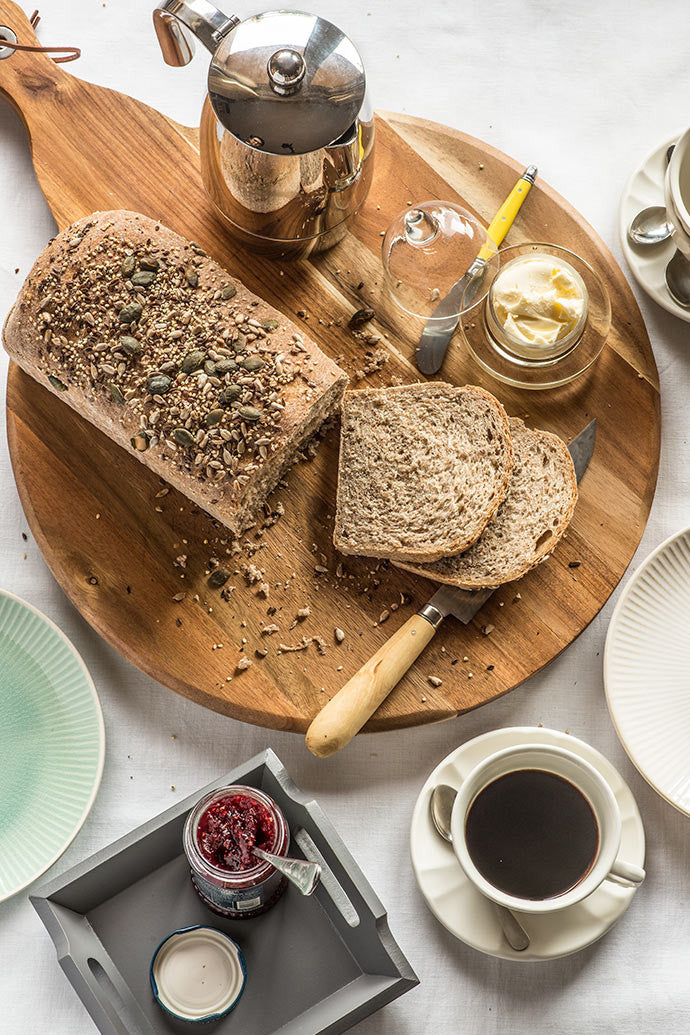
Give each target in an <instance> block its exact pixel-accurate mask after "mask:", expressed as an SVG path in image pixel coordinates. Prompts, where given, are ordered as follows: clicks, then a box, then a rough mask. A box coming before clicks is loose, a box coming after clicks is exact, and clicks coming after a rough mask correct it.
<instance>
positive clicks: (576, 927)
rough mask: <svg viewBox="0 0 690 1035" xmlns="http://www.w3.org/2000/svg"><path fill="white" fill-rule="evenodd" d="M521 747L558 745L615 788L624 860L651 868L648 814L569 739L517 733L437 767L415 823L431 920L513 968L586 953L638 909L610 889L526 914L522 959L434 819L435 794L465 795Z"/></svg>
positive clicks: (472, 745)
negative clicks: (498, 757)
mask: <svg viewBox="0 0 690 1035" xmlns="http://www.w3.org/2000/svg"><path fill="white" fill-rule="evenodd" d="M517 744H557V745H560V746H561V747H565V748H567V749H568V750H569V751H572V752H573V753H574V754H577V755H581V756H582V757H583V758H585V759H586V760H587V761H588V762H589V763H590V764H591V765H593V766H595V767H596V768H597V769H598V770H599V772H600V773H601V774H602V776H603V777H604V778H605V779H606V780H607V781H608V783H609V785H610V786H611V789H612V791H613V792H614V794H615V796H616V800H617V802H618V805H619V808H620V810H621V817H622V820H623V834H622V838H621V852H620V854H621V856H622V857H623V858H624V859H625V860H626V861H628V862H631V863H636V864H637V865H638V866H643V865H644V855H645V838H644V828H643V826H642V820H641V819H640V813H639V811H638V808H637V804H636V802H635V799H634V798H633V796H632V793H631V791H630V789H629V787H628V785H627V784H626V783H625V782H624V781H623V778H622V777H621V775H620V773H619V772H618V771H617V770H616V769H614V767H613V766H612V765H611V763H610V762H609V761H608V760H607V759H606V758H604V756H603V755H601V754H600V753H599V752H598V751H596V750H595V749H594V748H593V747H590V746H589V744H585V743H584V742H583V741H581V740H578V739H577V738H576V737H571V736H569V735H568V734H566V733H558V732H557V731H556V730H548V729H542V728H541V727H536V726H514V727H510V728H507V729H500V730H492V731H491V732H490V733H485V734H483V735H482V736H481V737H475V738H474V740H469V741H467V743H466V744H463V745H462V746H461V747H459V748H457V749H456V750H455V751H452V752H451V754H450V755H448V756H447V758H444V759H443V761H442V762H440V763H439V765H437V766H436V768H435V769H434V771H433V772H432V773H431V775H430V776H429V778H428V780H427V781H426V783H425V784H424V787H423V788H422V792H421V794H420V795H419V798H418V799H417V804H416V805H415V808H414V813H413V815H412V826H411V830H410V853H411V856H412V868H413V870H414V874H415V877H416V878H417V883H418V885H419V889H420V891H421V892H422V895H423V896H424V900H425V901H426V904H427V905H428V907H429V909H430V910H431V912H432V913H433V914H434V916H435V917H436V918H437V920H440V922H441V923H442V924H443V926H444V927H445V928H447V930H449V931H450V933H451V934H454V935H455V937H456V938H459V939H460V940H461V941H463V942H465V943H466V944H467V945H471V946H472V947H473V948H474V949H479V951H480V952H486V953H488V954H489V955H490V956H498V957H500V958H501V959H506V960H527V961H536V960H551V959H557V958H558V957H560V956H568V955H570V953H573V952H578V950H580V949H584V948H585V947H586V946H587V945H591V944H592V942H595V941H597V939H598V938H601V937H602V935H604V934H606V932H607V931H608V930H610V928H611V927H612V926H613V925H614V924H615V922H616V921H617V920H618V919H620V917H621V916H622V915H623V913H624V912H625V911H626V909H627V908H628V906H629V905H630V903H631V902H632V899H633V896H634V894H635V889H634V888H624V887H622V886H621V885H618V884H614V883H613V882H612V881H604V883H603V884H601V885H600V886H599V887H598V888H597V890H596V891H594V892H593V893H592V894H591V895H590V896H589V897H588V898H586V899H584V900H583V901H582V902H578V903H576V904H575V905H573V906H568V908H567V909H563V910H561V911H559V912H557V913H551V914H544V915H538V914H534V913H521V914H520V918H521V921H522V922H523V924H524V927H525V930H526V931H527V933H528V934H529V936H530V943H531V944H530V947H529V948H528V949H526V950H525V951H524V952H515V951H514V950H513V949H511V948H510V946H509V945H508V943H507V942H506V941H505V939H504V937H503V934H502V932H501V929H500V927H499V924H498V921H497V919H496V913H495V911H494V906H493V904H492V903H491V902H489V900H488V899H486V898H484V896H483V895H480V893H479V892H478V891H477V890H476V889H475V887H474V885H472V884H470V882H469V881H468V879H467V877H466V876H465V874H464V872H463V870H462V869H461V867H460V863H459V862H458V861H457V859H456V857H455V853H454V852H453V849H452V847H451V845H449V844H448V843H447V842H446V841H444V840H443V839H442V838H441V837H440V836H439V835H438V833H437V832H436V830H435V829H434V827H433V825H432V822H431V816H430V815H429V800H430V798H431V791H432V789H433V788H434V787H435V786H436V784H437V783H447V784H450V785H451V787H459V786H460V784H461V783H462V780H463V779H464V777H465V776H466V775H467V774H468V773H469V772H470V770H471V769H473V768H474V766H475V765H477V763H479V762H481V761H482V759H484V758H486V757H487V756H488V755H490V754H493V752H494V751H500V750H501V749H502V748H506V747H513V746H515V745H517Z"/></svg>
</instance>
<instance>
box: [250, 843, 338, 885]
mask: <svg viewBox="0 0 690 1035" xmlns="http://www.w3.org/2000/svg"><path fill="white" fill-rule="evenodd" d="M252 852H253V853H254V855H258V857H259V858H260V859H264V860H265V861H266V862H268V863H270V864H271V866H274V867H275V868H276V870H278V871H279V872H280V873H282V874H283V875H284V876H285V877H287V879H288V880H289V881H291V882H292V883H293V884H294V885H295V887H296V888H298V889H299V890H300V891H301V892H302V894H303V895H311V894H312V892H313V891H314V890H315V889H316V886H317V884H318V883H319V881H320V879H321V867H320V866H319V864H318V863H315V862H309V860H308V859H286V858H284V857H283V856H282V855H273V853H272V852H264V850H263V848H252Z"/></svg>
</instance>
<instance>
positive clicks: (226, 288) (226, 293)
mask: <svg viewBox="0 0 690 1035" xmlns="http://www.w3.org/2000/svg"><path fill="white" fill-rule="evenodd" d="M236 294H237V288H236V287H235V286H234V284H223V287H222V288H221V290H220V297H221V298H224V299H225V300H226V301H227V300H228V298H234V297H235V295H236Z"/></svg>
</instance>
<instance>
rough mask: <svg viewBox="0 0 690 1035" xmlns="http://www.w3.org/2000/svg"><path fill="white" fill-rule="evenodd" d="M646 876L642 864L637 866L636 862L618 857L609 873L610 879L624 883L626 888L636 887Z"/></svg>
mask: <svg viewBox="0 0 690 1035" xmlns="http://www.w3.org/2000/svg"><path fill="white" fill-rule="evenodd" d="M646 876H647V875H646V873H645V871H644V870H643V869H642V867H641V866H635V864H634V863H629V862H625V861H624V860H623V859H616V861H615V862H614V864H613V866H612V867H611V869H610V870H609V873H608V879H609V880H612V881H614V882H615V883H616V884H622V885H623V887H625V888H630V887H633V888H636V887H637V886H638V885H640V884H641V883H642V881H643V880H644V879H645V877H646Z"/></svg>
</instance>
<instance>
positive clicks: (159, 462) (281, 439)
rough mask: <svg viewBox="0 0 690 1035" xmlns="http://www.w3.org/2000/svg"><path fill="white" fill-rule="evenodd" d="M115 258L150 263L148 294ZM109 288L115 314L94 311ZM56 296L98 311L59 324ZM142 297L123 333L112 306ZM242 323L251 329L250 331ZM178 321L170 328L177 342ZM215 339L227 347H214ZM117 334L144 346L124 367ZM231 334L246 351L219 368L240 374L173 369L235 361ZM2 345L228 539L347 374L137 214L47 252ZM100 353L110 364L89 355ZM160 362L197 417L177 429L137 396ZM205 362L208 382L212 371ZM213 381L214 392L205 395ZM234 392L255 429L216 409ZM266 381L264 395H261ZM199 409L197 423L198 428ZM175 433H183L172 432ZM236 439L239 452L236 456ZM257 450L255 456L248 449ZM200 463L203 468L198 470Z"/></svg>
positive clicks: (66, 235)
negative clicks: (192, 360)
mask: <svg viewBox="0 0 690 1035" xmlns="http://www.w3.org/2000/svg"><path fill="white" fill-rule="evenodd" d="M123 255H133V256H134V257H135V261H136V263H137V264H138V263H140V262H141V260H142V257H143V258H144V260H145V263H148V266H147V265H145V266H144V270H146V269H148V268H149V267H150V266H151V265H154V266H155V264H156V263H158V268H157V271H156V272H154V277H153V280H154V282H155V283H153V286H151V285H148V286H140V287H133V286H132V282H131V278H130V280H129V282H128V281H127V277H126V276H125V274H124V273H121V272H120V270H121V269H124V267H123V265H122V262H123V259H122V256H123ZM144 270H141V269H139V278H140V280H144V281H145V280H146V277H145V276H144V277H142V273H143V272H144ZM85 271H86V272H85ZM88 271H91V272H90V273H89V272H88ZM94 272H96V273H97V274H98V275H97V276H95V275H94ZM132 275H135V274H132ZM89 276H90V277H91V281H89ZM106 279H107V281H108V285H109V286H108V287H107V290H109V291H111V292H112V305H111V307H110V309H108V306H107V303H105V304H101V302H102V298H103V292H104V290H105V289H106V288H105V287H104V282H105V281H106ZM163 280H165V283H166V285H167V284H169V285H170V287H169V291H167V288H166V292H167V293H166V292H164V289H163V286H161V285H162V282H163ZM65 285H68V286H69V287H70V288H71V287H72V285H74V295H75V297H76V298H84V297H85V298H86V299H87V300H88V291H89V288H90V289H91V290H92V292H93V295H94V299H95V298H98V299H99V300H100V301H99V303H98V306H99V307H98V308H97V307H96V302H95V301H94V306H93V307H92V308H93V310H94V311H93V312H92V313H91V312H89V311H88V309H87V311H86V312H84V311H83V307H84V304H85V303H82V310H81V311H80V310H77V311H74V310H72V311H68V309H67V307H66V304H65V302H64V297H63V296H64V295H65V293H66V290H67V289H66V288H65ZM61 292H62V295H61V294H60V293H61ZM57 296H60V297H61V298H63V301H62V302H61V309H60V313H61V314H62V315H56V313H55V312H53V313H51V312H50V309H51V307H52V308H53V309H55V303H54V301H53V302H51V297H52V298H53V299H54V298H55V297H57ZM226 296H227V298H226ZM137 298H139V299H140V301H142V302H143V313H142V315H141V317H140V319H139V320H136V321H133V322H132V323H131V324H127V323H123V322H122V316H121V314H122V312H123V309H122V308H119V307H122V306H123V305H126V304H127V302H128V301H130V300H135V301H136V299H137ZM185 306H187V309H186V310H184V307H185ZM118 311H119V314H120V315H118ZM46 313H47V314H48V315H47V316H46ZM180 313H182V314H183V318H185V319H187V314H191V315H190V317H189V318H188V319H187V323H186V324H185V323H184V321H183V322H182V323H180V322H179V319H180ZM165 320H169V321H171V324H170V327H169V328H168V329H167V330H166V329H163V330H162V331H160V332H159V331H158V330H157V327H158V326H159V325H160V323H161V321H165ZM247 320H251V321H253V323H252V324H251V325H248V324H247V322H246V321H247ZM174 321H178V322H177V324H176V325H175V328H174V330H173V329H172V328H173V323H174ZM267 321H269V323H268V324H267ZM266 324H267V327H268V328H269V329H268V330H267V329H266V327H264V325H266ZM224 331H227V334H228V337H224V336H223V334H224ZM123 334H127V335H131V337H133V338H134V339H135V340H136V341H137V342H138V344H139V346H140V352H139V353H138V354H136V355H134V356H133V357H132V356H128V355H127V356H123V355H122V353H121V352H118V351H117V350H118V348H120V344H119V343H120V342H121V341H122V340H123V339H122V335H123ZM233 335H234V336H235V341H236V340H237V338H242V339H243V340H244V341H246V342H248V344H247V345H246V346H245V351H244V352H242V353H240V354H239V355H235V353H234V352H233V351H232V348H226V349H225V352H226V353H227V356H229V357H233V358H232V359H231V360H229V361H228V360H226V363H225V366H228V365H230V364H231V363H235V360H237V361H238V362H237V363H235V366H234V367H233V372H232V373H230V372H226V373H224V374H219V373H218V372H216V371H215V370H214V372H213V374H211V375H207V376H206V379H205V381H203V384H202V380H203V378H204V373H203V371H204V369H205V368H204V367H203V366H202V368H201V369H199V370H197V371H195V373H194V375H192V376H188V375H187V374H185V373H184V372H183V371H182V370H181V369H180V364H181V362H182V361H183V359H184V357H185V356H188V355H189V353H190V350H199V351H202V352H204V353H205V354H206V355H207V356H208V352H209V350H210V351H211V352H213V353H214V354H215V355H217V356H218V357H219V359H222V358H225V355H223V356H221V355H220V353H218V352H217V350H218V348H220V349H221V351H222V350H223V348H224V347H225V346H230V345H231V344H232V345H233V348H234V344H233ZM56 336H57V344H56ZM63 338H64V344H62V339H63ZM2 339H3V344H4V346H5V349H6V350H7V352H8V353H9V355H10V357H11V358H12V359H13V360H14V361H15V362H16V363H18V365H19V366H21V367H22V369H23V370H25V371H26V372H27V373H28V374H30V375H31V377H33V378H35V379H36V380H37V381H38V382H39V383H40V384H42V385H43V386H44V387H46V388H47V389H48V390H49V391H52V392H53V393H54V394H56V395H58V397H59V398H60V399H61V400H62V401H64V402H66V403H68V405H70V406H71V407H73V409H75V410H76V411H77V412H78V413H80V414H81V415H82V416H83V417H85V418H86V419H87V420H89V421H90V422H91V423H92V424H94V425H95V426H96V427H97V428H99V429H100V430H101V431H104V432H105V433H106V434H107V435H109V436H110V437H111V438H112V439H114V441H116V442H117V443H118V444H119V445H121V446H122V447H123V448H125V449H127V450H128V451H129V452H135V455H136V456H137V458H138V459H139V460H140V461H141V462H142V463H143V464H145V465H146V466H147V467H150V468H151V469H152V470H153V471H155V472H156V474H158V475H160V476H161V478H164V479H165V480H166V481H168V482H169V483H170V484H171V485H173V486H175V487H176V488H178V489H179V490H180V491H181V492H183V493H184V494H185V495H186V496H188V497H189V498H190V499H191V500H193V501H194V502H195V503H197V504H198V505H199V506H200V507H202V508H203V509H204V510H206V511H207V512H208V513H209V514H211V515H212V516H213V517H214V518H216V519H217V520H219V521H220V522H222V523H223V524H224V525H226V526H227V527H228V528H230V530H231V531H232V532H233V533H234V534H236V535H237V534H240V533H241V532H242V531H243V530H244V529H245V528H246V527H248V526H249V525H250V524H251V523H252V521H253V520H254V518H255V516H256V515H257V513H258V512H259V510H260V508H261V507H262V505H263V503H264V501H265V499H266V497H267V496H268V494H269V493H270V492H271V491H272V489H273V488H274V487H275V485H276V484H277V482H278V481H279V479H280V478H281V476H282V474H283V473H284V471H285V470H286V468H287V467H288V466H289V465H290V464H291V462H292V461H293V459H294V457H295V454H296V452H297V451H298V450H299V448H300V447H301V446H302V445H303V443H304V442H305V440H306V439H307V438H308V437H309V436H310V435H311V434H313V433H314V432H315V431H316V430H317V428H318V427H319V425H320V424H321V423H322V422H323V421H324V420H325V419H326V418H327V417H328V416H329V415H330V414H331V413H332V412H334V411H335V410H336V409H337V408H338V407H339V405H340V400H341V398H342V395H343V392H344V390H345V386H346V384H347V375H346V374H345V373H344V371H343V370H341V368H340V367H338V366H337V364H335V363H334V362H333V361H332V360H330V359H329V358H328V357H327V356H325V355H324V353H323V352H321V350H320V349H319V348H318V346H317V345H316V344H315V343H314V342H313V341H311V340H310V339H308V338H306V337H304V336H303V335H302V333H301V330H300V329H299V328H298V327H297V326H296V325H295V324H293V323H292V322H291V321H290V320H288V319H287V318H286V317H285V316H283V314H282V313H279V312H278V311H277V310H275V309H273V308H272V307H271V306H270V305H268V304H267V303H266V302H264V301H263V300H261V299H259V298H258V297H257V296H256V295H254V294H252V292H250V291H249V290H248V289H247V288H246V287H245V286H244V285H243V284H242V283H241V282H240V281H238V280H236V279H235V278H233V277H231V276H230V275H229V274H228V273H227V272H226V271H225V270H224V269H223V268H222V267H221V266H220V265H219V264H218V263H216V262H215V261H213V260H212V259H211V258H209V257H208V256H207V255H206V254H205V253H204V252H203V251H202V249H200V248H199V247H198V246H197V245H194V244H193V243H192V242H189V241H187V240H185V239H184V238H183V237H181V236H180V235H178V234H176V233H174V232H173V231H172V230H169V229H168V228H167V227H165V226H163V225H162V224H161V223H159V222H158V223H157V222H155V221H154V220H152V219H149V218H148V217H146V216H144V215H141V214H139V213H135V212H127V211H120V210H117V211H111V212H96V213H93V214H92V215H91V216H88V217H86V218H84V219H80V220H78V221H77V222H76V223H74V224H73V225H72V226H70V227H68V228H67V229H66V230H64V231H63V232H62V233H60V234H59V235H58V236H57V237H55V238H54V239H53V240H52V241H51V242H50V243H49V244H48V246H47V248H46V249H45V250H44V251H43V252H42V253H41V255H40V256H39V258H38V259H37V260H36V263H35V264H34V266H33V268H32V270H31V272H30V273H29V276H28V277H27V279H26V281H25V283H24V285H23V287H22V288H21V290H20V292H19V296H18V298H17V300H16V302H15V304H14V305H13V307H12V309H11V310H10V312H9V314H8V316H7V319H6V320H5V324H4V327H3V332H2ZM106 346H107V348H106ZM101 347H102V348H103V349H104V350H105V351H98V350H99V349H101ZM113 349H115V357H116V358H115V359H111V360H110V362H109V363H107V364H105V366H106V367H107V371H108V372H106V373H103V372H102V367H103V365H104V364H101V361H100V357H102V356H103V355H106V356H107V357H108V358H110V357H111V355H112V352H113ZM94 350H96V351H94ZM249 352H251V353H253V354H254V361H255V362H259V361H261V364H262V368H263V369H262V368H259V369H260V370H261V373H260V375H259V374H255V375H250V373H249V372H248V371H245V370H244V368H243V367H242V362H243V360H244V358H246V356H247V353H249ZM154 353H156V354H157V355H155V356H154ZM67 355H69V356H72V357H73V358H74V357H76V359H74V362H72V361H71V360H70V361H68V360H66V358H65V357H66V356H67ZM117 357H119V359H118V358H117ZM161 357H164V358H165V360H166V362H167V363H168V364H169V367H168V368H167V373H168V374H169V375H170V377H171V379H172V381H173V385H172V391H171V394H170V398H172V396H173V394H174V392H175V391H176V390H177V389H178V388H179V391H180V392H182V391H184V392H186V393H187V395H188V396H189V399H190V400H191V401H190V402H189V406H188V409H189V410H190V411H191V412H192V416H190V417H189V418H187V420H186V422H185V421H183V420H182V419H181V418H180V417H179V416H178V415H175V416H173V417H171V418H170V419H169V420H168V418H167V417H166V403H167V400H168V396H166V397H165V398H163V397H161V396H156V397H153V396H152V394H150V389H148V388H147V387H145V385H148V384H149V383H150V381H147V378H150V375H151V374H152V373H155V372H156V370H157V364H156V359H157V358H161ZM209 362H210V364H211V365H210V366H209V367H208V369H209V370H211V368H212V366H213V365H214V364H213V361H212V360H210V361H209ZM238 363H239V366H238ZM159 365H160V364H159ZM89 370H90V371H91V373H89ZM110 370H113V371H114V372H113V373H112V374H111V373H109V371H110ZM267 371H268V374H267V373H266V372H267ZM94 373H95V374H96V376H95V377H94V376H93V374H94ZM49 376H50V377H52V378H53V381H52V382H51V381H50V380H49V379H48V378H49ZM209 377H210V378H212V379H213V381H217V382H218V384H217V385H214V384H212V383H211V382H210V381H209ZM242 379H243V380H244V382H245V383H243V384H242V385H241V388H240V391H241V392H242V395H240V396H239V397H238V400H237V402H238V403H241V402H242V401H244V402H245V403H246V404H247V405H249V406H250V407H253V410H257V411H258V412H259V416H258V417H257V416H255V414H254V412H253V410H252V412H251V421H250V420H249V419H247V420H244V418H243V419H242V421H241V420H240V417H239V415H238V410H239V406H238V405H234V404H231V403H228V405H227V408H226V407H225V406H224V405H220V404H219V402H218V398H219V394H220V393H221V392H222V391H223V389H224V388H226V387H227V386H229V385H234V384H235V383H236V382H237V381H239V380H242ZM264 381H266V382H267V385H268V386H269V387H270V389H271V392H273V393H274V395H273V396H270V393H269V391H268V390H267V389H266V390H263V391H262V390H260V389H259V388H257V387H256V385H257V382H258V383H259V384H261V385H263V382H264ZM60 383H62V385H63V386H64V389H61V388H60V387H59V385H60ZM111 384H114V385H115V387H114V388H112V387H111ZM197 386H199V387H198V390H197ZM209 388H210V389H211V391H209ZM204 389H205V391H204ZM234 390H235V389H234V388H233V391H234ZM156 399H158V402H157V401H156ZM171 405H172V404H171ZM186 406H187V403H186V402H185V403H184V404H183V405H182V406H178V407H177V409H178V413H179V411H181V412H182V417H184V416H185V413H186V412H187V410H186V409H185V407H186ZM195 408H198V410H199V413H198V415H197V416H194V415H193V414H194V410H195ZM156 409H158V410H159V413H160V414H161V415H162V416H158V424H157V425H151V427H150V428H149V430H146V431H144V430H143V429H142V420H144V421H146V420H148V419H149V417H150V416H151V414H152V413H154V412H155V410H156ZM221 411H222V416H219V417H218V415H219V414H221ZM209 412H212V413H213V414H215V417H218V422H217V425H215V426H212V427H209V425H208V424H207V423H206V420H207V419H211V418H209V417H208V414H209ZM244 412H249V411H246V410H245V411H244ZM147 415H148V416H147ZM215 417H214V418H213V419H215ZM166 420H167V426H166V425H165V424H164V423H163V422H164V421H166ZM175 423H177V424H180V425H182V427H183V429H185V428H186V429H187V430H189V432H190V435H191V437H192V438H193V439H195V440H198V439H199V438H201V440H202V441H203V437H204V435H206V438H207V439H208V441H207V442H206V443H205V444H204V446H203V447H201V446H199V443H198V441H194V442H192V443H189V444H188V445H180V444H178V443H177V442H176V441H173V440H172V438H171V429H172V425H174V424H175ZM242 427H244V430H242V431H241V433H240V429H241V428H242ZM173 430H177V431H178V434H179V429H173ZM221 431H223V432H226V433H227V436H228V441H227V442H226V441H221V440H220V434H221ZM158 432H160V433H158ZM233 433H234V434H235V436H237V435H239V436H240V439H241V442H242V443H243V446H244V448H243V450H242V452H241V453H239V452H238V449H239V445H238V443H237V442H236V441H235V440H234V438H233V437H232V434H233ZM142 435H143V438H144V439H145V441H146V445H144V447H143V449H141V448H133V444H132V442H133V440H135V439H136V441H137V442H138V443H139V447H140V446H141V444H142ZM264 439H266V440H267V442H266V444H264V445H263V446H256V445H255V444H254V443H256V442H257V441H258V442H262V441H263V440H264ZM184 441H185V442H186V440H184ZM221 447H224V449H225V452H223V448H221ZM212 448H213V449H215V452H212V451H211V450H212ZM200 453H201V460H197V457H198V456H199V454H200ZM231 453H232V454H233V455H232V457H231V456H230V454H231ZM221 458H223V459H221ZM211 459H212V460H213V464H211ZM195 461H196V462H195ZM209 464H211V466H209ZM214 465H215V466H214Z"/></svg>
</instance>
